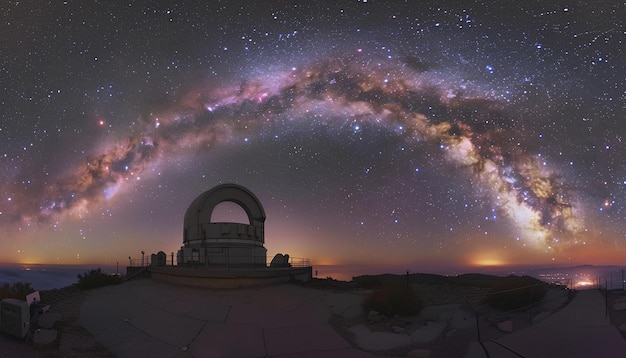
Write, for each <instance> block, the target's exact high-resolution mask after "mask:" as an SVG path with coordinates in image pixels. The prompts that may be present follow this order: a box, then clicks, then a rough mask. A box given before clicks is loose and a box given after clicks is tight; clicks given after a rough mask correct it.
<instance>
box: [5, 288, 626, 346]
mask: <svg viewBox="0 0 626 358" xmlns="http://www.w3.org/2000/svg"><path fill="white" fill-rule="evenodd" d="M317 281H318V282H315V283H314V284H312V285H311V286H310V287H311V288H315V289H328V290H333V291H337V292H345V291H352V290H360V289H359V288H357V287H356V286H355V285H354V284H352V283H343V282H341V281H335V280H328V281H326V282H321V281H325V280H317ZM415 287H416V289H417V292H419V294H420V296H421V298H422V299H423V301H424V305H425V307H444V309H445V307H453V308H455V309H459V308H460V309H461V312H467V317H465V318H463V319H472V320H473V321H474V322H471V324H464V325H463V326H462V327H463V328H452V327H451V325H447V326H446V327H445V329H444V330H443V331H442V333H441V334H440V335H439V336H438V337H437V338H435V339H434V340H431V341H429V342H427V343H422V344H416V343H410V344H408V345H405V346H401V347H395V348H391V349H386V350H375V351H370V352H372V353H374V354H375V355H379V356H411V355H412V354H423V355H424V356H428V357H431V358H434V357H463V356H464V355H465V353H466V352H467V349H468V347H469V345H470V343H471V342H473V341H476V339H477V338H476V337H477V331H476V325H475V315H473V311H472V309H471V307H475V308H479V310H484V306H480V297H482V296H483V295H484V294H485V292H486V291H485V289H481V288H475V287H461V286H452V285H416V286H415ZM555 292H556V291H555ZM88 294H89V291H82V290H79V289H77V288H75V287H67V288H63V289H60V290H51V291H42V292H41V299H42V302H45V303H47V304H49V305H50V307H51V309H50V311H49V313H50V314H55V315H57V318H58V320H57V321H56V322H55V323H54V325H53V327H52V329H51V330H54V331H56V338H55V339H54V340H53V341H52V342H51V343H49V344H37V343H36V342H35V340H33V337H32V336H30V337H29V338H28V339H27V340H26V341H24V340H19V339H15V338H13V337H11V336H8V335H6V334H0V357H20V358H21V357H113V354H111V352H109V351H108V350H107V349H106V348H105V347H103V346H102V345H101V344H99V343H98V342H97V341H95V339H94V338H93V337H92V336H91V335H90V334H89V332H87V331H86V330H85V329H84V328H82V327H81V326H80V325H79V323H78V322H79V315H80V306H81V304H82V302H83V301H84V300H85V298H86V297H87V295H88ZM556 294H561V293H558V292H557V293H556ZM623 296H626V294H625V293H624V292H622V291H620V292H617V293H616V292H613V293H609V300H608V301H610V302H609V314H610V317H611V322H612V323H613V324H614V325H616V326H618V325H620V324H623V323H626V310H615V309H613V306H612V305H611V302H612V300H614V299H615V298H620V297H623ZM555 297H556V296H555ZM554 302H556V301H554ZM563 302H564V303H563V304H566V303H567V301H563ZM468 304H469V305H468ZM560 307H562V305H561V306H558V303H557V304H555V305H552V306H546V307H545V309H546V310H548V309H550V310H557V309H559V308H560ZM427 311H428V310H427ZM431 312H432V310H431ZM481 312H483V315H481V316H480V319H479V321H480V322H479V324H480V327H481V334H482V335H483V336H489V338H497V337H498V336H501V335H503V334H506V333H505V332H502V330H500V329H498V327H497V322H498V321H501V320H505V319H506V320H510V321H511V322H512V324H513V325H514V326H515V330H518V329H520V328H523V327H525V326H528V325H530V323H531V316H536V315H537V314H538V313H539V308H537V309H536V310H535V311H534V312H532V311H531V312H530V313H529V312H528V311H527V310H526V311H520V312H514V313H509V314H507V315H503V316H499V315H497V314H494V315H490V314H489V313H486V312H484V311H481ZM423 313H424V311H423ZM426 316H428V314H426ZM426 316H424V314H422V315H419V316H416V317H379V318H378V319H375V320H372V319H371V317H368V314H367V313H365V312H364V313H363V315H361V316H359V317H357V318H345V317H341V316H334V317H333V318H332V320H331V324H332V325H333V327H335V329H336V330H337V331H338V332H339V333H340V334H341V335H342V336H343V337H344V338H346V339H347V340H348V341H349V342H350V343H351V344H352V345H353V346H355V347H359V344H358V342H357V341H356V336H355V334H354V332H353V331H351V327H355V326H357V325H364V326H366V327H368V329H369V330H371V331H372V332H384V333H396V334H400V335H402V334H404V335H407V334H409V335H410V334H411V332H414V331H415V330H417V329H419V328H420V327H424V326H426V325H429V324H433V322H435V321H432V320H431V319H430V318H428V317H426ZM368 318H369V319H368ZM468 323H469V322H468ZM492 336H493V337H492Z"/></svg>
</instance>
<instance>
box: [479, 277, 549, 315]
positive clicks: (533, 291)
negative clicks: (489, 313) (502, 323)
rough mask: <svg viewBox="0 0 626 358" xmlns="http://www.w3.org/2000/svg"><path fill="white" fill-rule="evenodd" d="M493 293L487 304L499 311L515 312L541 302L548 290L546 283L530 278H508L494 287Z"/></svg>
mask: <svg viewBox="0 0 626 358" xmlns="http://www.w3.org/2000/svg"><path fill="white" fill-rule="evenodd" d="M491 291H492V293H490V294H489V295H488V296H487V297H486V298H485V303H487V304H488V305H490V306H491V307H494V308H498V309H503V310H514V309H518V308H521V307H525V306H529V305H531V304H534V303H537V302H539V301H541V300H542V299H543V297H544V296H545V295H546V292H547V291H548V289H547V288H546V285H545V284H544V283H542V282H541V281H539V280H537V279H535V278H533V277H530V276H521V277H520V276H508V277H504V278H502V280H500V282H498V283H497V284H496V285H494V286H493V288H492V290H491Z"/></svg>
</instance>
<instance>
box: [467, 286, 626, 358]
mask: <svg viewBox="0 0 626 358" xmlns="http://www.w3.org/2000/svg"><path fill="white" fill-rule="evenodd" d="M605 309H606V308H605V300H604V296H603V295H602V294H601V293H600V291H598V290H586V291H579V292H577V294H576V297H575V298H574V299H573V300H572V302H570V303H569V304H568V305H567V306H565V307H564V308H563V309H561V310H559V311H557V312H556V313H555V314H553V315H551V316H549V317H548V318H546V319H545V320H543V321H541V322H539V323H537V324H535V325H533V326H530V327H528V328H525V329H522V330H520V331H518V332H514V333H511V334H509V335H507V336H504V337H502V338H500V339H498V340H497V341H498V342H499V343H502V344H504V345H505V346H507V347H509V348H511V349H513V350H514V351H515V352H517V353H519V354H521V355H522V356H524V357H528V358H531V357H532V358H541V357H549V358H553V357H568V358H572V357H574V358H575V357H581V358H587V357H602V358H612V357H615V358H623V357H626V340H624V338H623V337H622V335H621V334H620V333H619V331H618V330H617V328H616V327H615V326H613V325H611V323H610V321H609V317H608V316H607V315H606V314H605V312H606V311H605ZM485 346H486V347H487V349H488V350H489V356H490V357H494V358H499V357H518V356H517V355H515V354H513V353H511V352H508V351H506V350H505V349H503V348H501V347H500V346H498V345H497V344H495V343H493V342H488V343H485ZM478 357H486V354H485V353H484V351H483V349H482V348H481V347H480V346H479V345H478V344H477V343H476V344H473V345H472V347H470V351H469V353H468V355H467V358H478Z"/></svg>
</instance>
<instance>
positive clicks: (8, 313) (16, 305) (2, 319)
mask: <svg viewBox="0 0 626 358" xmlns="http://www.w3.org/2000/svg"><path fill="white" fill-rule="evenodd" d="M0 326H1V329H2V332H4V333H8V334H10V335H13V336H16V337H19V338H24V337H26V335H27V334H28V330H29V329H30V310H29V308H28V303H26V301H22V300H16V299H14V298H6V299H4V300H2V302H1V303H0Z"/></svg>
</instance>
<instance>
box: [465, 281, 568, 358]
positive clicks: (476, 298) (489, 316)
mask: <svg viewBox="0 0 626 358" xmlns="http://www.w3.org/2000/svg"><path fill="white" fill-rule="evenodd" d="M542 286H543V287H546V286H548V284H547V283H539V284H535V285H529V286H525V287H519V288H514V289H510V290H503V291H498V292H489V293H482V294H477V295H472V296H468V297H466V299H465V300H466V303H467V305H468V306H469V307H471V309H472V310H473V311H474V314H475V317H476V334H477V339H478V343H479V344H480V346H481V347H482V348H483V350H484V352H485V354H486V356H487V357H490V354H489V351H488V349H487V347H486V345H485V343H493V344H496V345H498V346H500V347H501V348H503V349H505V350H507V351H509V352H510V353H512V354H514V355H516V356H518V357H524V356H523V355H522V354H520V353H518V352H515V351H514V350H513V349H511V348H510V347H507V346H505V345H503V344H501V343H500V342H498V341H496V340H495V339H493V338H487V339H484V337H482V333H481V329H480V327H481V318H483V320H485V321H487V322H495V321H497V320H499V319H498V317H502V318H503V317H508V316H511V315H512V314H513V313H518V312H523V311H526V310H528V324H529V325H532V319H533V317H532V309H533V307H536V306H538V305H540V304H541V303H542V302H543V300H544V299H541V300H539V301H537V302H532V297H533V294H534V293H535V292H536V290H537V289H539V288H540V287H542ZM520 290H528V295H529V296H528V302H532V303H530V304H528V305H526V306H523V307H519V308H516V309H513V310H509V311H504V312H497V313H493V312H492V313H488V312H480V311H479V309H478V307H477V306H476V302H483V300H482V298H484V297H485V296H491V295H498V294H506V293H511V292H515V291H520ZM565 292H568V291H567V290H566V291H565ZM494 319H495V320H494Z"/></svg>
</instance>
